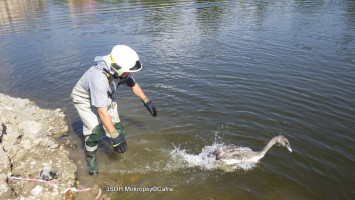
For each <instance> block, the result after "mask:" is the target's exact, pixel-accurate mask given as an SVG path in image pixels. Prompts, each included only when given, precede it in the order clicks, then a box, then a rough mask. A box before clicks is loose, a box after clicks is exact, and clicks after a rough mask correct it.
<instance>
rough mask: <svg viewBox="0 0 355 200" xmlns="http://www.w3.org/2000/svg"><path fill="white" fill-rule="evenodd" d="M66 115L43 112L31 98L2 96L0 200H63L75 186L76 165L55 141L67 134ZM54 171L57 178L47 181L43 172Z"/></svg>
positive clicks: (0, 104)
mask: <svg viewBox="0 0 355 200" xmlns="http://www.w3.org/2000/svg"><path fill="white" fill-rule="evenodd" d="M68 131H69V128H68V125H67V123H66V121H65V115H64V113H63V112H62V111H61V110H60V109H59V108H58V109H56V110H49V109H40V108H39V107H38V106H36V105H35V103H34V102H32V101H30V100H28V99H20V98H13V97H10V96H8V95H4V94H0V134H1V136H0V158H1V159H0V199H64V198H68V197H67V196H66V195H65V194H61V193H62V192H63V191H64V190H65V189H66V188H71V187H74V186H75V183H76V182H75V181H76V180H75V179H76V170H77V169H76V165H75V164H74V162H73V161H71V160H70V159H69V152H68V151H67V150H65V149H64V148H63V147H62V146H60V145H59V144H58V143H57V142H56V140H55V138H57V137H60V136H62V135H64V134H66V133H68ZM43 169H53V170H55V171H56V173H57V178H55V179H53V180H50V183H53V184H55V186H57V188H55V187H52V186H51V185H50V184H48V182H32V181H24V180H15V179H13V178H11V177H20V178H27V179H37V180H38V179H41V178H40V171H41V170H43Z"/></svg>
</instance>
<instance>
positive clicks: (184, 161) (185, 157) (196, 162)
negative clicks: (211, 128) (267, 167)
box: [170, 142, 256, 172]
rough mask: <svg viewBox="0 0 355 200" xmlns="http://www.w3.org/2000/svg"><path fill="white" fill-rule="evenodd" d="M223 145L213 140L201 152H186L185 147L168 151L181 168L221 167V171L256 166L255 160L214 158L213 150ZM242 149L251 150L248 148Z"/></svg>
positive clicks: (206, 168) (207, 168)
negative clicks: (220, 159)
mask: <svg viewBox="0 0 355 200" xmlns="http://www.w3.org/2000/svg"><path fill="white" fill-rule="evenodd" d="M223 145H224V144H223V143H216V142H215V143H213V144H212V145H211V146H205V147H204V148H203V149H202V151H201V153H199V154H197V155H196V154H190V153H187V152H186V150H185V149H180V148H179V147H175V148H174V149H173V150H172V151H171V152H170V156H171V158H172V160H175V162H177V163H178V164H179V166H180V167H181V168H190V167H199V168H201V169H204V170H214V169H221V170H223V171H227V172H231V171H235V170H237V169H243V170H250V169H252V168H253V167H255V166H256V163H255V162H239V161H236V160H234V159H231V160H224V161H223V162H221V161H218V160H216V156H215V155H214V154H213V152H214V151H215V150H216V149H217V148H219V147H222V146H223ZM243 148H244V147H243ZM244 149H245V150H250V151H251V149H249V148H244Z"/></svg>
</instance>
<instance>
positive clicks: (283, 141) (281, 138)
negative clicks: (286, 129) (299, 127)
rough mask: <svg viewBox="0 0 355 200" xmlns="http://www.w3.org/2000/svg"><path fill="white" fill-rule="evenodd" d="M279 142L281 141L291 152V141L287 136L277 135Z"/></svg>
mask: <svg viewBox="0 0 355 200" xmlns="http://www.w3.org/2000/svg"><path fill="white" fill-rule="evenodd" d="M277 142H278V143H280V144H281V145H282V146H284V147H286V148H287V149H288V150H289V151H290V152H292V149H291V146H290V142H289V141H288V139H287V138H285V137H284V136H282V135H279V136H277Z"/></svg>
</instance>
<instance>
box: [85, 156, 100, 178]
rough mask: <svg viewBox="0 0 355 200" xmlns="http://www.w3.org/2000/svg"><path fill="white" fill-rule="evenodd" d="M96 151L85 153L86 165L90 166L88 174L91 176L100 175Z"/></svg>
mask: <svg viewBox="0 0 355 200" xmlns="http://www.w3.org/2000/svg"><path fill="white" fill-rule="evenodd" d="M96 151H97V150H95V151H85V153H86V163H87V166H88V172H89V174H90V175H96V174H98V173H99V171H98V170H97V166H96Z"/></svg>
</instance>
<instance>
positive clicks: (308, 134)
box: [0, 0, 355, 199]
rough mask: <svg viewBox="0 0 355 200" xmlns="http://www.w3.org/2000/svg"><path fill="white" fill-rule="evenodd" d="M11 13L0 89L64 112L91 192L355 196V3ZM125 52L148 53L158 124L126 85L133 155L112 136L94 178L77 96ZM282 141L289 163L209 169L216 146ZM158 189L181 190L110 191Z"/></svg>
mask: <svg viewBox="0 0 355 200" xmlns="http://www.w3.org/2000/svg"><path fill="white" fill-rule="evenodd" d="M0 13H1V14H0V63H1V64H0V80H1V84H0V92H1V93H6V94H9V95H11V96H16V97H21V98H29V99H31V100H33V101H35V102H36V103H37V104H38V105H39V106H41V107H44V108H57V107H60V108H62V109H64V110H65V112H66V114H67V116H68V122H69V123H70V124H71V125H72V130H71V132H70V134H69V135H68V136H66V137H65V138H62V140H63V141H66V140H70V141H71V144H72V145H73V146H77V148H76V149H74V148H73V147H71V148H69V149H70V151H71V157H72V159H73V160H75V162H77V163H79V164H78V169H79V171H78V180H79V181H80V183H81V184H82V185H83V186H86V187H91V186H92V185H94V184H98V185H99V186H100V188H101V189H102V190H103V193H104V194H105V195H107V196H109V197H112V198H114V199H354V198H355V190H354V185H355V180H354V179H355V174H354V169H355V168H354V167H355V157H354V143H355V138H354V135H355V134H354V128H355V125H354V124H355V117H354V116H355V101H354V99H355V89H354V85H355V60H354V59H355V42H354V36H355V2H354V1H352V0H314V1H305V0H280V1H279V0H275V1H273V0H246V1H243V0H236V1H228V0H225V1H219V0H214V1H204V0H195V1H183V0H171V1H152V0H151V1H149V0H148V1H138V0H134V1H119V0H117V1H108V0H107V1H106V0H100V1H94V0H91V1H90V0H87V1H84V0H82V1H80V0H68V1H66V0H27V1H20V0H11V1H10V0H0ZM115 44H126V45H129V46H131V47H132V48H133V49H135V50H136V51H137V52H138V54H139V56H140V59H141V62H142V63H143V70H142V71H141V72H139V73H136V74H135V78H136V80H137V81H138V82H139V84H140V85H141V86H142V88H143V89H144V92H145V93H146V95H147V96H149V97H150V99H151V100H152V101H153V102H154V103H155V105H156V107H157V109H158V117H157V118H152V117H151V116H150V115H149V113H148V112H147V111H146V109H145V108H144V106H143V105H142V103H141V102H140V101H139V100H138V99H137V98H136V97H135V96H134V95H133V94H132V93H131V92H130V90H129V89H128V88H124V87H123V88H120V89H119V91H118V92H117V93H116V95H115V98H116V100H117V102H118V105H119V114H120V117H121V120H122V121H123V123H124V124H125V126H126V132H127V133H128V135H127V141H128V151H127V152H126V153H124V154H116V153H114V152H112V148H111V146H110V143H109V141H108V140H107V138H104V139H103V140H102V142H101V143H100V149H99V152H98V164H99V171H100V174H99V175H98V176H95V177H88V176H87V175H86V167H85V160H84V152H83V147H82V137H81V131H82V130H81V122H80V120H78V114H77V113H76V111H75V109H74V107H73V106H72V104H71V100H70V97H69V95H70V92H71V90H72V88H73V87H74V85H75V83H76V82H77V81H78V79H79V78H80V77H81V76H82V74H83V73H84V72H85V71H86V70H87V69H88V68H89V67H90V66H91V65H93V64H94V62H93V61H94V57H95V56H98V55H106V54H108V53H109V52H110V50H111V48H112V47H113V46H114V45H115ZM280 133H281V134H283V135H284V136H285V137H287V138H288V140H289V141H290V144H291V147H292V149H293V152H292V153H289V152H288V151H287V149H286V148H284V147H280V146H275V147H273V148H272V149H271V150H270V151H269V152H268V154H266V156H265V157H264V158H263V159H262V160H261V161H260V162H259V163H257V164H250V165H244V166H237V167H234V168H232V170H231V169H228V170H227V169H224V168H222V169H221V168H218V169H215V168H214V167H213V165H211V160H210V157H209V156H208V154H209V153H210V152H212V151H213V150H214V149H215V148H217V147H218V146H222V145H230V144H234V145H237V146H243V147H248V148H250V149H253V150H261V149H262V148H263V146H264V145H265V144H266V143H267V142H268V141H269V140H270V139H271V138H272V137H274V136H276V135H278V134H280ZM80 162H81V163H84V164H80ZM154 186H157V187H162V188H163V187H165V186H166V187H168V188H170V189H172V190H173V191H165V192H151V193H149V192H144V193H143V192H133V191H115V192H106V191H105V190H106V189H107V188H108V187H117V188H119V187H137V188H139V187H147V188H151V187H154ZM117 188H116V189H117ZM83 199H84V198H83Z"/></svg>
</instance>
